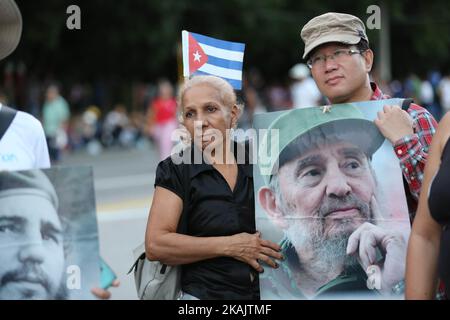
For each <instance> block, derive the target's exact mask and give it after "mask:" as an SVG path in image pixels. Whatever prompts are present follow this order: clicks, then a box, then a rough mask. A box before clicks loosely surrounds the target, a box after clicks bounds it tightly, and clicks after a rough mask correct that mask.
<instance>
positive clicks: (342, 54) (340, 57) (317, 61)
mask: <svg viewBox="0 0 450 320" xmlns="http://www.w3.org/2000/svg"><path fill="white" fill-rule="evenodd" d="M362 52H364V51H361V50H354V49H338V50H336V51H335V52H333V53H332V54H327V55H325V54H318V55H315V56H313V57H311V58H310V59H309V60H308V61H307V62H306V64H307V65H308V67H309V68H310V69H312V68H313V67H316V68H318V67H320V68H322V67H324V66H325V63H326V62H327V59H328V58H331V59H332V60H334V61H336V62H337V63H341V62H343V61H344V59H345V58H346V57H348V56H352V55H354V54H361V53H362Z"/></svg>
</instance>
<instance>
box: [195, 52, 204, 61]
mask: <svg viewBox="0 0 450 320" xmlns="http://www.w3.org/2000/svg"><path fill="white" fill-rule="evenodd" d="M201 57H202V55H201V54H199V53H198V50H197V51H195V53H194V61H198V62H200V59H201Z"/></svg>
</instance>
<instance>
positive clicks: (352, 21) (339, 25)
mask: <svg viewBox="0 0 450 320" xmlns="http://www.w3.org/2000/svg"><path fill="white" fill-rule="evenodd" d="M300 36H301V37H302V39H303V42H304V43H305V51H304V53H303V59H305V58H306V57H307V56H308V54H309V53H310V52H311V51H312V50H313V49H315V48H317V47H318V46H320V45H322V44H324V43H328V42H341V43H345V44H357V43H358V42H359V41H360V40H361V39H364V40H366V41H367V42H369V39H368V38H367V35H366V27H365V26H364V23H363V22H362V21H361V20H360V19H359V18H357V17H355V16H352V15H351V14H346V13H336V12H328V13H325V14H322V15H320V16H317V17H315V18H313V19H311V20H310V21H309V22H308V23H307V24H305V26H304V27H303V29H302V31H301V33H300Z"/></svg>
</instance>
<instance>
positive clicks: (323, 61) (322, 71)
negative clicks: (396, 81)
mask: <svg viewBox="0 0 450 320" xmlns="http://www.w3.org/2000/svg"><path fill="white" fill-rule="evenodd" d="M301 37H302V39H303V41H304V43H305V51H304V54H303V58H304V59H306V60H307V63H308V66H309V67H310V69H311V74H312V76H313V78H314V80H315V81H316V84H317V86H318V88H319V90H320V91H321V92H322V94H323V95H324V96H326V97H327V98H328V100H329V101H330V102H331V103H332V104H339V103H347V102H357V101H366V100H381V99H388V98H389V97H388V96H387V95H385V94H383V93H382V92H381V90H380V88H379V87H378V86H377V85H376V84H375V83H374V82H370V78H369V73H370V71H371V69H372V63H373V59H374V55H373V52H372V50H371V49H370V48H369V39H368V38H367V35H366V31H365V26H364V24H363V22H362V21H361V20H360V19H358V18H357V17H355V16H352V15H349V14H343V13H334V12H329V13H326V14H323V15H320V16H318V17H315V18H313V19H311V20H310V21H309V22H308V23H307V24H306V25H305V26H304V27H303V29H302V31H301ZM375 124H376V126H377V127H378V128H379V130H380V131H381V133H382V134H383V135H384V137H385V138H386V139H388V140H389V141H390V142H391V143H392V145H393V147H394V150H395V154H396V155H397V157H398V159H399V160H400V165H401V168H402V171H403V177H404V180H405V181H406V183H407V184H408V186H409V188H407V190H406V192H407V198H408V200H412V201H409V202H410V203H409V204H411V203H413V202H415V201H417V199H418V195H419V193H420V188H421V185H422V178H423V172H424V167H425V163H426V161H427V157H428V150H429V147H430V144H431V139H432V136H433V134H434V133H435V131H436V127H437V123H436V121H435V119H434V118H433V116H432V115H431V114H430V113H429V112H428V111H427V110H425V109H424V108H422V107H421V106H418V105H417V104H413V103H412V104H410V106H409V108H408V109H407V111H403V110H402V109H401V108H400V107H399V106H385V107H384V110H383V111H382V112H379V113H378V119H376V120H375ZM408 189H409V192H408ZM414 214H415V208H414V206H413V207H412V208H410V219H411V220H412V219H413V218H414Z"/></svg>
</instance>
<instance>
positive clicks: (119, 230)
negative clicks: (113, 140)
mask: <svg viewBox="0 0 450 320" xmlns="http://www.w3.org/2000/svg"><path fill="white" fill-rule="evenodd" d="M158 162H159V157H158V154H157V152H156V150H154V149H153V147H152V146H151V145H144V146H142V147H141V148H140V149H119V148H117V149H109V150H105V151H103V152H102V153H100V154H99V155H96V156H92V155H89V154H88V153H86V152H77V153H74V154H67V155H65V156H64V158H63V160H62V162H61V163H60V165H63V166H66V165H89V166H92V167H93V172H94V186H95V195H96V203H97V220H98V229H99V241H100V254H101V256H102V257H103V259H104V260H105V261H106V262H107V263H108V264H109V265H110V266H111V268H112V269H113V270H114V271H115V272H116V274H117V276H118V279H119V280H120V282H121V284H120V286H119V287H118V288H112V289H111V293H112V298H111V299H137V295H136V290H135V285H134V278H133V276H132V275H131V274H130V275H127V272H128V270H129V268H130V267H131V265H132V263H133V254H132V251H133V249H134V248H135V247H137V246H138V245H140V244H141V243H142V242H143V241H144V234H145V228H146V223H147V217H148V212H149V208H150V205H151V201H152V195H153V183H154V180H155V170H156V166H157V164H158Z"/></svg>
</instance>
